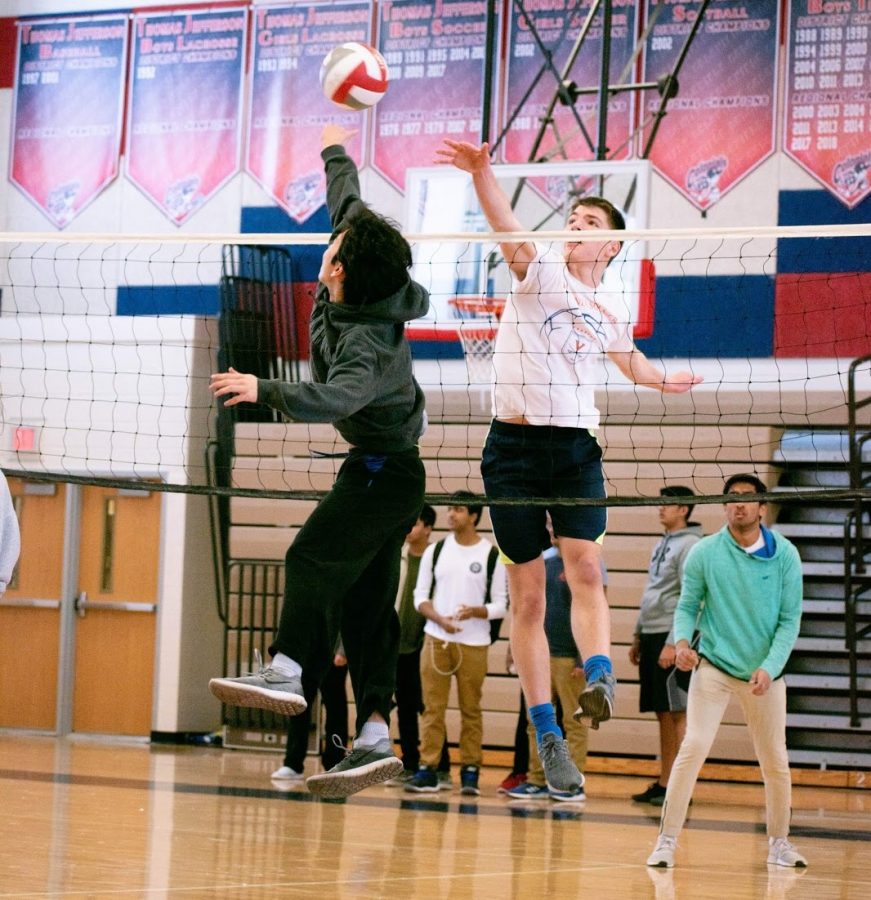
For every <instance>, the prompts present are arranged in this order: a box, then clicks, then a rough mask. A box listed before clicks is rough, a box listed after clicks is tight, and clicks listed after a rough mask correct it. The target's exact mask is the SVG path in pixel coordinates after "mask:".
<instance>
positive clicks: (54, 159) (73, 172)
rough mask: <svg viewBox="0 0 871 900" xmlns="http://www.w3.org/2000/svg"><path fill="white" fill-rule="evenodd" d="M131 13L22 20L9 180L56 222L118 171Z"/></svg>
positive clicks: (87, 200) (74, 212) (63, 219)
mask: <svg viewBox="0 0 871 900" xmlns="http://www.w3.org/2000/svg"><path fill="white" fill-rule="evenodd" d="M126 65H127V18H126V16H91V17H77V18H65V19H61V18H55V19H41V20H33V21H22V22H19V23H18V56H17V62H16V71H15V92H14V111H13V114H12V148H11V153H10V163H9V180H10V181H11V182H12V183H13V184H14V185H15V186H16V187H18V188H19V189H20V190H21V191H22V192H23V193H24V194H25V195H26V196H27V197H28V199H30V200H31V201H32V202H33V203H34V204H35V205H36V206H38V207H39V209H40V210H42V212H43V213H44V214H45V215H46V216H47V217H48V218H49V219H50V220H51V222H52V223H53V224H54V225H55V226H56V227H58V228H65V227H66V226H67V225H69V223H70V222H72V220H73V219H74V218H75V217H76V216H77V215H78V214H79V213H80V212H81V211H82V210H83V209H84V208H85V207H86V206H87V205H88V204H89V203H90V202H91V201H92V200H93V199H94V198H95V197H97V195H98V194H99V193H100V192H101V191H102V190H103V188H105V187H106V185H107V184H109V183H110V182H111V181H112V180H113V179H114V178H115V177H116V175H117V174H118V158H119V153H120V147H121V122H122V104H123V101H124V73H125V70H126Z"/></svg>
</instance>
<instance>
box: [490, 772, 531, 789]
mask: <svg viewBox="0 0 871 900" xmlns="http://www.w3.org/2000/svg"><path fill="white" fill-rule="evenodd" d="M525 781H526V772H512V773H511V774H510V775H508V776H506V777H505V778H504V779H503V780H502V784H500V785H499V790H498V791H497V793H499V794H507V793H508V792H509V791H511V790H514V788H516V787H518V786H519V785H521V784H523V783H524V782H525Z"/></svg>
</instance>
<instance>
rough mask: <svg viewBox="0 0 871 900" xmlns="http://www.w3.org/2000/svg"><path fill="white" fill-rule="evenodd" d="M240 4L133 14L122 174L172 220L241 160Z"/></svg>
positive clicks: (244, 17)
mask: <svg viewBox="0 0 871 900" xmlns="http://www.w3.org/2000/svg"><path fill="white" fill-rule="evenodd" d="M247 23H248V12H247V8H245V7H239V8H228V7H222V8H220V9H215V10H210V11H209V10H207V11H202V10H180V11H173V12H169V13H142V14H137V15H136V16H134V17H133V51H132V59H131V66H130V104H129V110H128V126H127V131H128V134H127V177H128V178H129V179H130V180H131V181H132V182H133V183H134V184H135V185H136V186H137V187H138V188H139V189H140V190H141V191H142V192H143V193H144V194H145V196H146V197H148V199H149V200H151V201H152V202H153V203H154V204H155V205H156V206H157V207H158V208H159V209H160V210H161V212H163V214H164V215H165V216H166V217H167V218H168V219H169V220H170V221H171V222H173V223H175V224H176V225H181V224H182V223H183V222H185V221H186V220H187V219H188V218H190V216H191V215H193V213H194V212H196V211H197V210H198V209H199V208H200V207H201V206H202V205H203V204H204V203H205V202H206V201H207V200H208V199H209V198H210V197H212V195H213V194H215V193H216V192H217V191H218V190H219V189H220V188H221V186H222V185H224V184H225V183H226V182H227V181H228V180H229V179H230V178H232V177H233V176H234V175H235V174H236V173H237V172H238V171H239V167H240V160H241V150H240V140H241V111H242V79H243V76H244V71H245V66H244V62H245V59H244V58H245V35H246V30H247Z"/></svg>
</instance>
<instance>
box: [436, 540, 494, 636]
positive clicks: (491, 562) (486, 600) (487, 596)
mask: <svg viewBox="0 0 871 900" xmlns="http://www.w3.org/2000/svg"><path fill="white" fill-rule="evenodd" d="M444 546H445V539H444V538H442V539H441V540H440V541H436V545H435V547H433V551H432V583H431V584H430V586H429V598H428V599H429V600H432V598H433V595H434V594H435V586H436V576H435V567H436V563H437V562H438V561H439V556H440V555H441V552H442V548H443V547H444ZM498 559H499V550H498V548H496V547H491V548H490V552H489V553H488V554H487V588H486V590H485V592H484V605H485V606H486V605H487V604H488V603H489V602H490V588H491V587H492V585H493V572H494V571H495V570H496V562H497V561H498ZM489 622H490V643H491V644H492V643H493V642H494V641H497V640H499V630H500V629H501V628H502V619H490V620H489Z"/></svg>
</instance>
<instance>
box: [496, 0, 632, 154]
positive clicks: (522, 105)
mask: <svg viewBox="0 0 871 900" xmlns="http://www.w3.org/2000/svg"><path fill="white" fill-rule="evenodd" d="M592 5H593V0H580V2H578V0H555V2H548V3H537V4H534V3H526V4H523V7H522V8H517V7H514V6H513V5H512V11H511V16H510V21H509V34H508V64H507V65H508V70H507V73H506V90H505V106H504V115H503V126H502V127H503V128H507V132H506V134H505V137H504V140H503V143H502V157H503V159H504V160H505V161H506V162H512V163H520V162H529V161H540V160H549V161H552V162H561V161H563V160H567V159H580V160H590V159H595V158H596V146H595V145H596V135H597V129H598V109H599V97H598V94H597V91H598V85H599V82H600V80H601V79H600V72H601V54H602V34H603V31H602V16H601V10H600V11H599V12H598V13H597V15H596V16H595V18H594V19H593V22H592V24H591V27H590V28H589V30H588V31H587V33H586V36H585V38H584V40H583V43H582V44H581V45H580V47H579V48H578V47H577V42H578V38H579V35H580V34H581V30H582V28H583V25H584V23H585V22H586V20H587V18H588V16H589V13H590V10H591V8H592ZM637 6H638V4H637V3H636V2H634V0H614V2H613V4H612V7H613V12H612V15H611V57H610V66H609V72H610V81H611V83H612V84H616V83H618V81H622V82H623V83H631V82H633V81H634V80H635V72H634V68H633V66H632V63H631V60H632V52H633V48H634V45H635V28H636V22H637V19H636V7H637ZM542 47H544V48H546V49H547V50H548V51H549V52H550V54H551V58H552V62H553V67H552V68H551V67H547V66H545V57H544V54H543V52H542ZM573 53H574V55H575V61H574V63H573V65H572V67H571V69H570V70H569V72H568V77H567V79H566V80H568V81H573V82H574V83H575V86H576V87H577V88H579V89H581V90H583V89H586V88H593V89H594V90H593V91H592V92H591V93H583V94H579V95H578V96H577V99H576V102H575V103H574V110H572V108H570V107H569V106H564V105H562V104H560V103H557V105H556V106H555V107H554V109H553V122H552V124H550V125H549V126H548V128H547V129H546V131H545V132H544V134H543V136H542V140H541V142H540V144H539V147H538V149H537V151H536V152H535V160H530V154H531V153H532V150H533V147H534V145H535V140H536V137H537V136H538V134H539V131H540V129H541V120H542V117H543V116H544V115H545V113H546V112H547V109H548V107H549V105H550V104H551V102H552V101H553V98H554V97H555V96H556V93H557V91H558V89H559V87H560V80H559V77H558V76H559V74H561V73H562V72H563V69H564V68H565V67H566V65H567V64H568V62H569V57H570V55H572V54H573ZM632 102H633V101H632V92H625V93H618V94H613V95H612V96H611V98H610V100H609V101H608V126H607V134H606V142H607V153H606V157H607V159H625V158H626V157H627V156H628V155H629V151H630V147H629V136H630V134H631V131H632ZM510 116H513V118H509V117H510ZM579 122H580V124H579Z"/></svg>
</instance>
